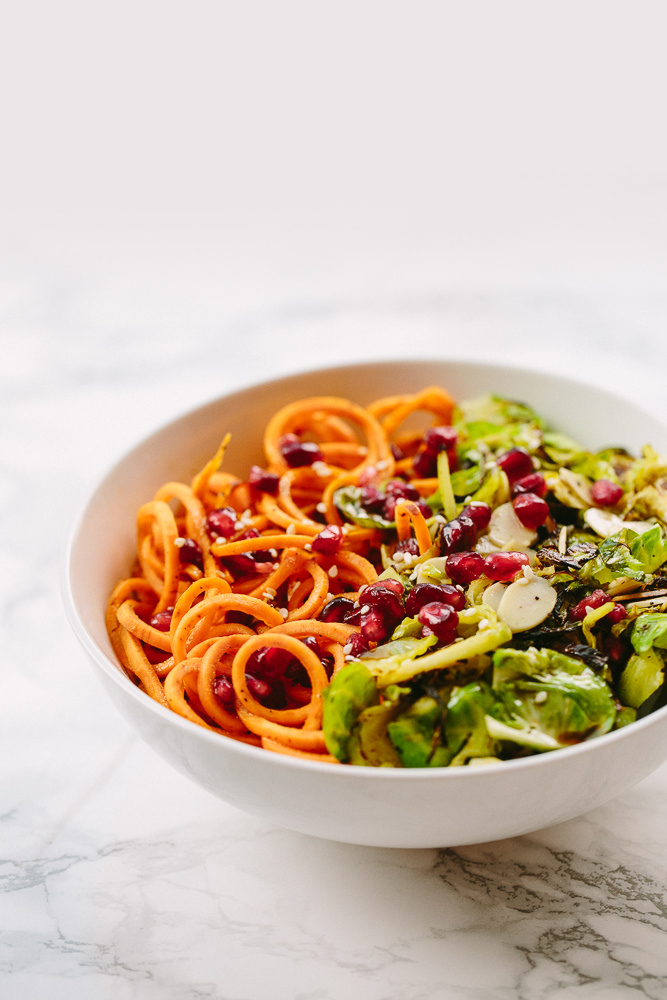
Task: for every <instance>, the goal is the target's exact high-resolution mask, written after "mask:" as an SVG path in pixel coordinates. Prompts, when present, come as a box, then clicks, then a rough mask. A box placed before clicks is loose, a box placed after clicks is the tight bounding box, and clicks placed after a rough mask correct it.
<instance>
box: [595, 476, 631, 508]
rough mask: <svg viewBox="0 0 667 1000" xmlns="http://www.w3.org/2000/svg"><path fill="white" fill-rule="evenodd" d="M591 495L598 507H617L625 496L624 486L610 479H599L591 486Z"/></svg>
mask: <svg viewBox="0 0 667 1000" xmlns="http://www.w3.org/2000/svg"><path fill="white" fill-rule="evenodd" d="M591 496H592V498H593V501H594V503H596V504H597V505H598V507H615V506H616V504H617V503H618V501H619V500H620V499H621V497H622V496H623V488H622V487H621V486H619V485H618V483H612V482H611V481H610V480H609V479H598V481H597V482H596V483H593V485H592V486H591Z"/></svg>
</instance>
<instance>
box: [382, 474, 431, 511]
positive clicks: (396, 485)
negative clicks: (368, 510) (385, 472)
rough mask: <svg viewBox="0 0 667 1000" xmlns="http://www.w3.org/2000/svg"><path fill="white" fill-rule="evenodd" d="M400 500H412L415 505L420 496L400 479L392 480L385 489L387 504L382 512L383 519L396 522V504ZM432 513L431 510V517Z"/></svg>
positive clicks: (385, 503) (412, 487)
mask: <svg viewBox="0 0 667 1000" xmlns="http://www.w3.org/2000/svg"><path fill="white" fill-rule="evenodd" d="M399 500H412V502H413V503H417V502H418V501H419V500H420V496H419V493H418V492H417V490H416V489H415V487H414V486H411V485H410V484H409V483H404V482H403V481H402V480H400V479H392V480H391V481H390V482H388V483H387V486H386V488H385V502H384V508H383V511H382V514H383V517H384V518H385V519H386V520H387V521H393V520H394V514H395V511H396V504H397V503H398V501H399ZM431 513H432V512H431V511H430V510H429V516H430V514H431Z"/></svg>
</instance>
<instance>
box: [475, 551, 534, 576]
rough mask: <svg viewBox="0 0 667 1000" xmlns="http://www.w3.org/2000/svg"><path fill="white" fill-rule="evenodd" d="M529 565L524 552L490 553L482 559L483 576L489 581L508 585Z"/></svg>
mask: <svg viewBox="0 0 667 1000" xmlns="http://www.w3.org/2000/svg"><path fill="white" fill-rule="evenodd" d="M529 563H530V560H529V559H528V556H527V555H526V553H525V552H516V551H510V552H490V553H489V555H488V556H485V557H484V575H485V576H488V578H489V580H495V581H496V582H498V583H508V582H509V581H510V580H513V579H514V577H515V576H516V575H517V573H519V572H520V571H521V570H522V569H523V567H524V566H528V565H529Z"/></svg>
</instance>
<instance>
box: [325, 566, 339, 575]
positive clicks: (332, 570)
mask: <svg viewBox="0 0 667 1000" xmlns="http://www.w3.org/2000/svg"><path fill="white" fill-rule="evenodd" d="M327 573H328V574H329V576H332V577H333V576H338V566H329V569H328V570H327Z"/></svg>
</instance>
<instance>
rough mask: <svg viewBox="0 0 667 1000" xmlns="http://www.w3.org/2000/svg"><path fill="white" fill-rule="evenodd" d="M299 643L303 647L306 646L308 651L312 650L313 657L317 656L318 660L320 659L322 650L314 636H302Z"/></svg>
mask: <svg viewBox="0 0 667 1000" xmlns="http://www.w3.org/2000/svg"><path fill="white" fill-rule="evenodd" d="M301 642H302V643H303V644H304V646H307V647H308V649H310V650H312V651H313V653H314V654H315V656H317V657H318V658H319V659H322V649H321V648H320V644H319V642H318V641H317V639H316V638H315V636H314V635H304V636H302V637H301Z"/></svg>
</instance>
